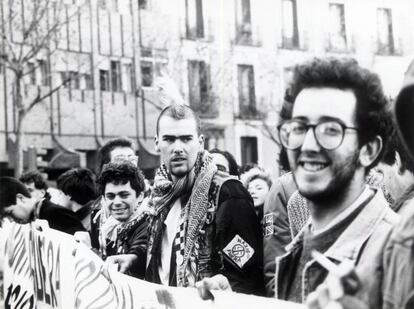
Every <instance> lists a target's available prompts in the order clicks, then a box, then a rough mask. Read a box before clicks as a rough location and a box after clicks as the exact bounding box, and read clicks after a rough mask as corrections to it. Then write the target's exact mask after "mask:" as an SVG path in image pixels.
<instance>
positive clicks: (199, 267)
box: [145, 82, 264, 294]
mask: <svg viewBox="0 0 414 309" xmlns="http://www.w3.org/2000/svg"><path fill="white" fill-rule="evenodd" d="M167 85H171V84H170V82H169V83H167ZM160 88H161V89H160V90H167V93H166V94H165V93H164V94H162V96H163V100H165V98H168V100H165V102H169V103H171V102H172V104H171V105H168V106H167V107H165V108H164V109H163V110H162V111H161V113H160V115H159V117H158V120H157V126H156V128H157V132H156V136H155V148H156V150H157V151H158V152H159V153H160V155H161V161H162V165H161V167H160V169H159V170H158V171H157V174H156V177H155V183H154V192H153V195H152V197H151V200H150V207H151V210H152V214H151V216H150V232H149V239H148V250H147V269H146V275H145V279H146V280H148V281H151V282H156V283H160V284H164V285H169V286H181V287H187V286H195V284H196V282H197V281H199V280H202V279H204V278H209V277H212V276H215V275H218V276H225V277H226V278H227V279H228V280H229V282H230V284H231V286H232V288H233V289H234V290H235V291H238V292H244V293H249V294H250V293H254V294H263V290H264V286H263V278H262V277H263V276H262V255H263V252H262V235H261V229H260V222H259V220H258V218H257V217H256V215H255V212H254V208H253V202H252V199H251V197H250V196H249V193H248V192H247V191H246V190H245V189H244V188H243V186H242V184H241V183H240V182H239V181H238V180H236V179H234V178H231V177H229V176H228V175H227V174H224V173H222V172H219V171H217V167H216V166H215V164H213V162H212V158H211V156H210V155H209V153H208V152H207V151H205V150H204V136H203V135H202V134H201V133H200V121H199V118H198V117H197V115H196V114H195V113H194V111H193V110H192V109H191V108H190V107H188V106H186V105H184V104H182V102H183V100H182V99H177V98H178V97H180V96H177V95H170V93H171V87H169V86H168V87H167V86H165V84H164V85H162V86H161V87H160ZM166 88H168V89H166ZM168 92H170V93H168ZM174 93H175V94H177V93H178V91H176V90H175V92H174Z"/></svg>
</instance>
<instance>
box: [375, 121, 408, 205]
mask: <svg viewBox="0 0 414 309" xmlns="http://www.w3.org/2000/svg"><path fill="white" fill-rule="evenodd" d="M375 170H376V171H377V172H378V173H379V175H380V176H381V177H382V183H383V185H384V186H385V191H386V192H387V194H388V196H389V197H388V200H390V201H391V206H392V209H393V210H394V211H395V212H398V213H400V211H402V209H403V208H405V205H406V203H405V202H406V200H407V199H410V196H413V194H414V161H413V160H412V159H411V157H410V155H409V154H408V153H407V150H406V149H405V147H404V145H403V143H402V141H401V139H400V137H399V136H398V134H397V131H396V129H393V130H392V132H391V133H390V140H389V143H388V145H387V147H386V148H385V152H384V156H383V158H382V160H381V162H379V163H378V165H377V166H376V167H375Z"/></svg>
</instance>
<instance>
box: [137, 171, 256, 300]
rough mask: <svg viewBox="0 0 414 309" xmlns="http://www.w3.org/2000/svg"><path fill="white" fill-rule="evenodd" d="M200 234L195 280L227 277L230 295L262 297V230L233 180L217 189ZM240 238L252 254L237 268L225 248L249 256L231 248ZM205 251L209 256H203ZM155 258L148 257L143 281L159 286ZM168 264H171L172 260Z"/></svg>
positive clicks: (247, 197) (246, 196) (249, 201)
mask: <svg viewBox="0 0 414 309" xmlns="http://www.w3.org/2000/svg"><path fill="white" fill-rule="evenodd" d="M210 189H211V188H210ZM210 191H211V190H210ZM202 230H203V233H202V234H200V235H199V237H201V238H202V242H201V243H202V244H203V248H200V256H199V261H198V265H197V280H201V279H202V278H204V277H209V276H213V275H216V274H222V275H224V276H225V277H227V279H228V280H229V282H230V284H231V286H232V289H233V290H234V291H236V292H240V293H248V294H257V295H262V294H263V293H264V284H263V266H262V263H263V245H262V240H263V238H262V230H261V226H260V221H259V219H258V217H257V216H256V213H255V210H254V206H253V200H252V198H251V196H250V194H249V193H248V192H247V190H246V189H245V188H244V187H243V185H242V184H241V182H240V181H238V180H235V179H228V180H226V181H224V183H223V184H222V185H221V187H220V191H219V198H218V203H217V208H216V211H215V213H214V219H213V221H212V222H211V223H210V224H208V225H207V224H205V225H204V226H203V228H202ZM240 238H241V239H242V240H244V242H245V243H247V244H248V247H250V249H252V250H251V251H250V253H252V252H253V254H252V255H251V256H250V258H249V259H248V260H247V261H246V262H245V263H244V265H242V266H241V267H240V266H239V265H237V262H236V260H237V257H236V256H233V257H231V254H230V256H229V254H228V253H229V247H231V249H234V252H235V254H236V255H237V254H240V256H243V254H245V255H246V256H248V255H249V254H250V253H248V252H247V251H249V250H250V249H249V248H248V247H247V246H244V247H243V248H242V247H240V246H233V244H234V241H237V240H240ZM232 241H233V242H232ZM246 248H247V249H246ZM238 249H241V250H238ZM206 250H207V251H209V252H210V254H208V255H205V251H206ZM231 251H232V250H230V252H231ZM236 251H237V252H236ZM225 252H227V254H226V253H225ZM172 256H173V254H172ZM159 258H160V257H159V256H152V258H151V260H150V261H148V266H147V272H146V277H145V279H146V280H148V281H151V282H156V283H160V279H159V274H158V267H159ZM172 261H174V259H173V257H172ZM242 264H243V263H242ZM171 266H172V267H171V268H170V285H174V280H173V279H174V278H175V276H174V272H175V269H174V268H175V263H171ZM175 284H176V283H175Z"/></svg>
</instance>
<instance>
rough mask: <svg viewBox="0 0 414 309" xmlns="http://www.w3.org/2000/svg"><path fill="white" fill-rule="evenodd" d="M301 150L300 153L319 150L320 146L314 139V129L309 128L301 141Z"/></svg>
mask: <svg viewBox="0 0 414 309" xmlns="http://www.w3.org/2000/svg"><path fill="white" fill-rule="evenodd" d="M301 150H302V151H319V150H320V146H319V144H318V142H317V140H316V137H315V130H314V128H309V130H308V131H307V132H306V134H305V137H304V139H303V144H302V147H301Z"/></svg>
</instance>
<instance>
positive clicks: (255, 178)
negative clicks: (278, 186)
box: [242, 168, 272, 225]
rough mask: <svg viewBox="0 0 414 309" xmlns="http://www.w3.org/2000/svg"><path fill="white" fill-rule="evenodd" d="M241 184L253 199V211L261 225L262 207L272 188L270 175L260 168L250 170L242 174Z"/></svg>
mask: <svg viewBox="0 0 414 309" xmlns="http://www.w3.org/2000/svg"><path fill="white" fill-rule="evenodd" d="M242 182H243V185H244V187H245V188H246V189H247V191H249V193H250V195H251V196H252V198H253V203H254V209H255V211H256V214H257V216H258V217H259V219H260V222H261V223H262V225H263V206H264V203H265V200H266V197H267V195H268V193H269V190H270V187H271V186H272V180H271V178H270V175H269V174H267V173H266V172H264V171H262V169H260V168H252V169H250V170H249V171H248V172H246V173H244V174H243V178H242Z"/></svg>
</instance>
